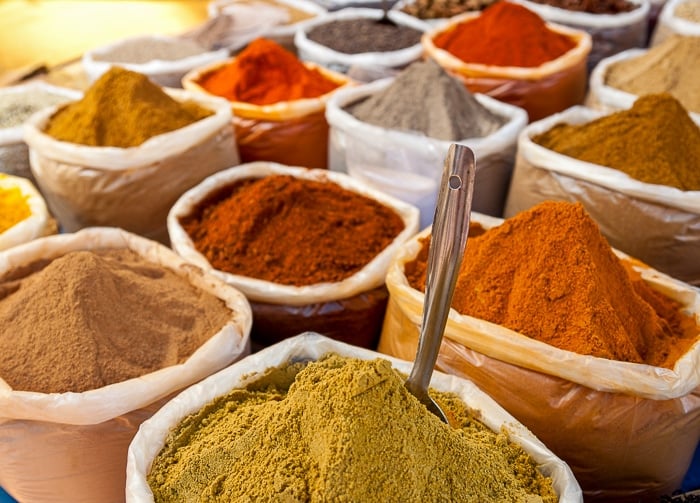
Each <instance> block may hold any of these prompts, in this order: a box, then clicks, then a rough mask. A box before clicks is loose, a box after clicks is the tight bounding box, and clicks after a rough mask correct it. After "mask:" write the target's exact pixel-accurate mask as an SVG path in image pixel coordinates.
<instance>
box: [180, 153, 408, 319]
mask: <svg viewBox="0 0 700 503" xmlns="http://www.w3.org/2000/svg"><path fill="white" fill-rule="evenodd" d="M271 175H291V176H294V177H297V178H302V179H306V180H316V181H326V180H328V181H331V182H334V183H336V184H338V185H340V186H341V187H342V188H344V189H346V190H350V191H352V192H355V193H357V194H360V195H364V196H365V197H369V198H372V199H374V200H376V201H378V202H380V203H382V204H383V205H385V206H387V207H389V208H391V209H392V210H394V211H395V212H396V213H397V214H398V215H399V217H400V218H401V219H402V220H403V222H404V229H403V230H402V231H401V232H400V233H399V234H398V235H397V236H396V237H395V238H394V240H393V241H392V242H391V243H390V244H389V245H388V246H387V247H386V248H384V249H383V250H382V251H381V252H380V253H379V254H377V255H376V256H375V257H374V258H373V259H372V260H371V261H370V262H368V263H367V264H365V266H364V267H363V268H362V269H360V270H359V271H357V272H356V273H354V274H353V275H352V276H349V277H348V278H345V279H344V280H342V281H338V282H333V283H328V282H326V283H316V284H313V285H305V286H292V285H282V284H279V283H273V282H270V281H265V280H261V279H257V278H252V277H249V276H242V275H237V274H231V273H227V272H224V271H220V270H217V269H214V268H213V266H212V265H211V264H210V263H209V261H208V260H207V258H206V257H205V256H204V255H203V254H202V253H200V252H199V251H198V250H197V249H196V247H195V245H194V243H193V242H192V240H191V238H190V237H189V235H188V234H187V232H186V231H185V230H184V229H183V228H182V226H181V225H180V222H179V219H180V218H181V217H184V216H187V215H189V214H190V211H191V209H192V208H194V207H195V206H196V205H197V204H199V203H200V202H201V201H203V200H205V199H206V197H207V196H208V194H210V193H211V192H212V191H213V190H216V189H218V188H221V187H223V186H226V185H228V184H231V183H233V182H235V181H237V180H243V179H247V178H264V177H266V176H271ZM418 226H419V211H418V208H416V207H415V206H413V205H411V204H408V203H405V202H403V201H401V200H400V199H397V198H395V197H393V196H390V195H388V194H384V193H383V192H380V191H378V190H377V189H374V188H372V187H370V186H369V185H367V184H365V183H363V182H361V181H358V180H356V179H353V178H351V177H350V176H349V175H346V174H344V173H338V172H333V171H329V170H325V169H309V168H303V167H299V166H285V165H282V164H278V163H274V162H266V161H257V162H251V163H247V164H241V165H238V166H234V167H232V168H229V169H226V170H223V171H220V172H218V173H215V174H213V175H211V176H209V177H207V178H206V179H205V180H203V181H202V182H201V183H200V184H198V185H197V186H195V187H193V188H192V189H190V190H189V191H187V192H185V193H184V194H183V195H182V196H181V197H180V198H179V199H178V200H177V201H176V202H175V204H174V205H173V206H172V208H171V209H170V212H169V213H168V217H167V228H168V234H169V236H170V240H171V243H172V246H173V249H174V250H175V251H176V252H177V253H178V254H179V255H180V256H182V257H183V258H184V259H185V260H188V261H190V262H192V263H193V264H196V265H198V266H200V267H202V268H205V269H207V270H209V271H210V272H211V273H212V274H214V275H215V276H217V277H219V278H220V279H222V280H223V281H225V282H226V283H228V284H231V285H233V286H234V287H236V288H237V289H238V290H240V291H241V292H243V293H244V294H245V296H246V297H247V298H248V299H250V300H251V301H255V302H265V303H269V304H279V305H289V306H303V305H308V304H314V303H320V302H332V301H337V300H342V299H346V298H349V297H353V296H355V295H358V294H360V293H363V292H366V291H369V290H373V289H375V288H377V287H380V286H382V285H383V284H384V276H385V274H386V270H387V268H388V267H389V262H390V261H391V258H392V256H393V254H394V253H395V251H396V250H397V248H398V247H399V246H400V245H401V244H402V243H403V242H405V241H406V240H407V239H409V238H410V237H411V236H412V235H414V234H415V233H416V232H417V231H418Z"/></svg>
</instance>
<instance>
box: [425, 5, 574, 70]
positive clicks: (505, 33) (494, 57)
mask: <svg viewBox="0 0 700 503" xmlns="http://www.w3.org/2000/svg"><path fill="white" fill-rule="evenodd" d="M433 43H434V44H435V46H436V47H439V48H440V49H444V50H446V51H448V52H450V53H451V54H453V55H454V56H456V57H457V58H459V59H461V60H462V61H464V62H466V63H480V64H484V65H494V66H517V67H526V68H530V67H536V66H540V65H541V64H543V63H546V62H548V61H552V60H553V59H556V58H558V57H560V56H562V55H563V54H565V53H566V52H568V51H570V50H571V49H573V48H574V47H575V46H576V42H575V41H574V40H572V39H571V38H570V37H568V36H566V35H563V34H561V33H556V32H554V31H552V30H550V29H549V28H547V26H546V24H545V22H544V20H543V19H542V18H541V17H539V16H538V15H537V14H536V13H534V12H533V11H531V10H529V9H528V8H526V7H523V6H521V5H517V4H513V3H510V2H506V1H503V0H501V1H500V2H497V3H495V4H493V5H491V6H490V7H488V8H486V9H485V10H484V11H483V12H482V13H481V14H480V15H479V16H478V17H476V18H474V19H470V20H467V21H464V22H462V23H458V24H457V25H455V26H454V27H452V28H451V29H449V30H447V31H444V32H442V33H440V34H438V35H437V36H436V37H435V38H434V39H433Z"/></svg>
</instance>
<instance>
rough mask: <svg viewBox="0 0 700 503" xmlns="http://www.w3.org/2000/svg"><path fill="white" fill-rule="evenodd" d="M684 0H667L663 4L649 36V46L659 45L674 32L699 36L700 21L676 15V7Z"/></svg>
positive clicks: (674, 33)
mask: <svg viewBox="0 0 700 503" xmlns="http://www.w3.org/2000/svg"><path fill="white" fill-rule="evenodd" d="M684 1H687V0H668V1H667V2H666V3H665V4H664V6H663V7H662V9H661V13H660V14H659V17H658V19H657V22H656V27H655V28H654V34H653V35H652V37H651V44H650V45H651V46H655V45H659V44H660V43H661V42H663V41H664V40H666V39H667V38H668V37H670V36H671V35H676V34H678V35H686V36H689V37H700V23H694V22H693V21H691V20H690V19H685V18H682V17H678V16H676V7H678V6H679V5H680V4H682V3H683V2H684Z"/></svg>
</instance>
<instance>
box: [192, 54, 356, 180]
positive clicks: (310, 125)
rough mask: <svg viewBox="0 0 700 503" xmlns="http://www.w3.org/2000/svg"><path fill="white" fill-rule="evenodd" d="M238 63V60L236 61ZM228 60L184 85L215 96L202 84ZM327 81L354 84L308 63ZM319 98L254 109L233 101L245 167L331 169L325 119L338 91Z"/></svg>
mask: <svg viewBox="0 0 700 503" xmlns="http://www.w3.org/2000/svg"><path fill="white" fill-rule="evenodd" d="M234 59H235V58H234ZM231 61H232V60H227V61H224V62H220V63H215V64H213V65H208V66H205V67H201V68H196V69H194V70H192V71H191V72H189V73H188V74H187V75H185V76H184V77H183V79H182V85H183V87H184V88H185V89H189V90H192V91H195V92H198V93H201V94H204V95H208V96H213V95H212V94H211V93H210V92H209V91H207V90H206V89H205V88H203V87H202V86H201V85H200V84H199V82H200V81H201V78H202V77H203V76H204V75H205V74H207V73H211V72H213V71H215V70H216V69H217V68H220V67H222V66H224V65H227V64H230V63H231ZM304 64H305V65H306V66H307V67H308V68H314V69H317V70H318V71H319V72H321V73H322V74H323V75H324V76H325V77H327V78H328V79H330V80H332V81H333V82H336V83H338V84H339V85H340V87H343V86H345V85H350V84H351V81H350V79H349V78H348V77H346V76H345V75H342V74H339V73H336V72H333V71H330V70H327V69H325V68H322V67H320V66H317V65H314V64H313V63H308V62H304ZM340 87H339V88H337V89H334V90H332V91H331V92H329V93H326V94H324V95H323V96H319V97H318V98H305V99H299V100H292V101H282V102H279V103H274V104H272V105H253V104H251V103H244V102H240V101H229V102H228V103H229V104H230V107H231V111H232V115H233V125H234V128H235V131H236V142H237V145H238V151H239V153H240V155H241V161H242V162H243V163H249V162H254V161H270V162H277V163H280V164H286V165H288V166H303V167H305V168H315V169H326V168H327V167H328V123H327V122H326V118H325V109H326V101H327V100H328V99H329V98H330V97H331V96H332V95H333V93H335V92H336V91H337V90H338V89H340Z"/></svg>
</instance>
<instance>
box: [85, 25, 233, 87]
mask: <svg viewBox="0 0 700 503" xmlns="http://www.w3.org/2000/svg"><path fill="white" fill-rule="evenodd" d="M173 39H174V40H177V39H176V38H174V37H167V36H164V35H143V36H138V37H131V38H127V39H122V40H119V41H117V42H114V43H112V44H108V45H105V46H102V47H98V48H96V49H92V50H89V51H87V52H85V53H84V54H83V57H82V61H81V62H82V65H83V68H84V69H85V73H86V75H87V77H88V81H89V82H91V83H92V82H94V81H96V80H97V79H98V78H100V76H101V75H102V74H103V73H105V72H106V71H107V70H109V69H110V68H111V67H112V66H115V65H116V66H121V67H122V68H126V69H127V70H131V71H133V72H137V73H140V74H143V75H146V76H147V77H148V78H149V79H151V80H152V81H153V82H155V83H156V84H158V85H159V86H163V87H175V88H177V87H180V82H181V80H182V77H183V76H184V75H185V74H186V73H187V72H189V71H190V70H192V69H193V68H197V67H200V66H203V65H208V64H211V63H213V62H215V61H221V60H223V59H226V58H228V49H218V50H215V51H205V52H202V53H200V54H194V55H192V56H187V57H185V58H181V59H176V60H168V61H166V60H162V59H154V60H152V61H148V62H146V63H122V62H119V63H117V62H112V61H103V60H102V59H101V58H102V57H104V58H105V59H106V58H108V55H109V53H111V52H113V51H114V50H115V49H118V48H119V47H120V46H124V45H127V44H128V45H129V46H131V45H132V44H134V43H143V44H144V45H145V46H146V45H148V43H149V42H150V41H152V40H153V41H158V40H163V41H167V40H173Z"/></svg>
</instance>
